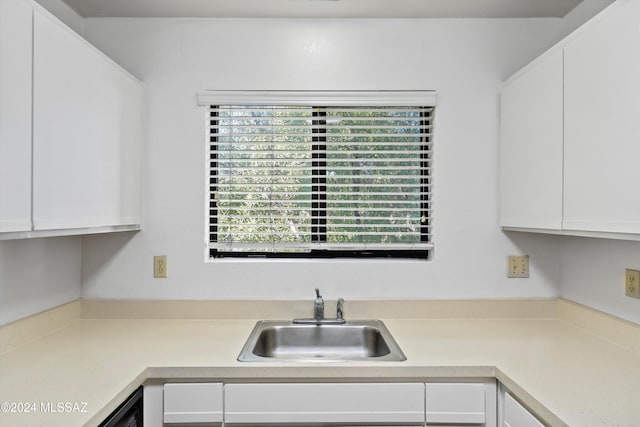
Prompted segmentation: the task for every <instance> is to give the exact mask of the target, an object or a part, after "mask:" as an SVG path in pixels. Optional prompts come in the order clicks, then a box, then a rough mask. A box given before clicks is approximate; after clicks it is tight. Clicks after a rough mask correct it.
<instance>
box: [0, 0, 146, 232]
mask: <svg viewBox="0 0 640 427" xmlns="http://www.w3.org/2000/svg"><path fill="white" fill-rule="evenodd" d="M0 6H1V7H2V9H0V10H1V11H2V15H0V19H1V20H2V25H1V26H0V31H1V35H2V37H1V38H0V43H2V51H1V52H2V53H0V61H1V62H0V71H1V74H0V85H1V88H2V101H1V102H0V119H1V120H2V127H1V129H2V130H1V132H2V133H0V137H1V139H0V143H1V145H0V150H1V151H0V153H1V154H2V158H1V160H0V161H1V166H2V169H1V172H0V178H1V181H0V202H1V203H2V204H1V205H0V239H7V238H22V237H39V236H51V235H67V234H85V233H94V232H105V231H118V230H135V229H139V228H140V223H141V215H140V210H141V197H140V194H141V191H140V187H141V139H142V135H141V129H142V96H143V92H142V85H141V83H140V82H139V81H138V80H136V79H135V78H134V77H132V76H131V75H129V74H128V73H127V72H126V71H124V70H123V69H122V68H121V67H119V66H118V65H117V64H115V63H114V62H113V61H111V60H110V59H109V58H107V57H106V56H105V55H104V54H102V53H101V52H100V51H98V50H97V49H96V48H95V47H93V46H92V45H91V44H89V43H88V42H87V41H86V40H84V39H83V38H82V37H80V36H79V35H78V34H76V33H75V32H73V31H72V30H71V29H69V28H68V27H67V26H66V25H64V24H63V23H62V22H60V21H59V20H58V19H57V18H55V17H54V16H52V15H51V14H50V13H48V12H47V11H45V10H44V9H42V8H41V7H40V6H38V5H37V4H36V3H34V2H31V1H29V0H7V1H6V2H2V3H1V4H0Z"/></svg>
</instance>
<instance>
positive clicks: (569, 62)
mask: <svg viewBox="0 0 640 427" xmlns="http://www.w3.org/2000/svg"><path fill="white" fill-rule="evenodd" d="M616 3H618V4H615V5H614V6H612V7H611V8H610V10H608V11H607V13H605V14H603V15H601V16H598V17H597V18H595V19H594V20H593V21H592V22H590V24H589V26H588V28H585V30H584V31H582V32H581V33H580V34H579V36H577V37H574V38H572V39H570V40H569V41H568V43H567V44H566V46H565V48H564V62H565V85H564V96H565V119H564V120H565V140H564V151H565V164H564V167H565V174H564V185H565V195H564V228H565V229H567V230H593V231H602V232H615V233H638V234H640V130H639V129H640V1H618V2H616Z"/></svg>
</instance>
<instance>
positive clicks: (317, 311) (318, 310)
mask: <svg viewBox="0 0 640 427" xmlns="http://www.w3.org/2000/svg"><path fill="white" fill-rule="evenodd" d="M343 307H344V299H342V298H338V304H337V305H336V317H335V319H326V318H325V317H324V299H323V298H322V295H320V289H318V288H316V300H315V301H314V302H313V317H312V318H310V319H293V323H296V324H303V325H342V324H344V323H347V322H346V321H345V320H344V314H343V313H344V308H343Z"/></svg>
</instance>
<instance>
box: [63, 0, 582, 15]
mask: <svg viewBox="0 0 640 427" xmlns="http://www.w3.org/2000/svg"><path fill="white" fill-rule="evenodd" d="M64 1H65V2H66V3H67V4H68V5H69V6H71V7H72V8H73V9H74V10H75V11H76V12H78V13H79V14H80V15H82V16H84V17H189V18H196V17H202V18H205V17H217V18H227V17H241V18H526V17H563V16H565V15H566V14H567V13H568V12H570V11H571V10H572V9H573V8H574V7H576V6H577V5H578V4H579V3H581V2H582V0H64Z"/></svg>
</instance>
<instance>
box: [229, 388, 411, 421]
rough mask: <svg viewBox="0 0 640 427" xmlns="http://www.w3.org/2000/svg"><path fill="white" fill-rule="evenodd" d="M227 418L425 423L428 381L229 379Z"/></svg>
mask: <svg viewBox="0 0 640 427" xmlns="http://www.w3.org/2000/svg"><path fill="white" fill-rule="evenodd" d="M224 394H225V399H224V414H225V424H234V423H238V424H240V423H243V424H274V425H278V424H283V423H293V424H295V423H300V424H302V423H316V424H323V423H325V424H326V423H342V424H347V425H349V424H366V423H371V424H388V425H389V424H391V425H392V424H412V425H422V424H424V384H422V383H389V384H386V383H385V384H380V383H375V384H373V383H372V384H359V383H353V384H350V383H341V384H317V383H315V384H226V385H225V390H224Z"/></svg>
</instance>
